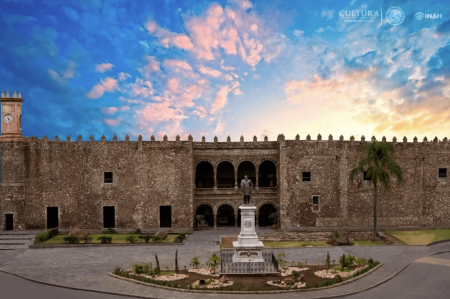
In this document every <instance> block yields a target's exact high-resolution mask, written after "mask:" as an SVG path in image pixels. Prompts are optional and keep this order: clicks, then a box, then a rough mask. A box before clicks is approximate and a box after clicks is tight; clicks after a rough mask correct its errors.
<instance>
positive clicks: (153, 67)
mask: <svg viewBox="0 0 450 299" xmlns="http://www.w3.org/2000/svg"><path fill="white" fill-rule="evenodd" d="M144 60H145V62H146V64H145V65H144V66H143V67H141V68H138V71H139V72H140V73H141V75H142V76H144V77H145V78H146V79H149V78H150V75H151V74H153V73H157V72H160V71H161V68H160V65H159V62H158V61H157V60H156V57H154V56H149V55H145V56H144Z"/></svg>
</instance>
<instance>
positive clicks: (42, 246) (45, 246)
mask: <svg viewBox="0 0 450 299" xmlns="http://www.w3.org/2000/svg"><path fill="white" fill-rule="evenodd" d="M187 239H188V238H187V236H186V238H185V239H184V241H183V242H182V243H159V242H156V243H138V244H129V243H122V244H101V243H98V244H92V243H88V244H84V243H81V244H31V245H29V246H28V249H51V248H84V247H115V246H173V245H185V244H186V241H187Z"/></svg>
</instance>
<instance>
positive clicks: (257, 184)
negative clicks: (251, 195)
mask: <svg viewBox="0 0 450 299" xmlns="http://www.w3.org/2000/svg"><path fill="white" fill-rule="evenodd" d="M258 174H259V165H258V167H256V185H255V189H256V191H258V190H259V180H258V179H259V178H258V177H259V175H258Z"/></svg>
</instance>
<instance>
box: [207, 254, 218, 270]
mask: <svg viewBox="0 0 450 299" xmlns="http://www.w3.org/2000/svg"><path fill="white" fill-rule="evenodd" d="M206 264H207V265H208V266H209V267H211V268H212V269H213V273H214V274H216V267H217V266H218V265H219V264H220V256H218V255H216V254H215V253H213V254H212V256H211V257H210V258H209V259H208V261H207V262H206Z"/></svg>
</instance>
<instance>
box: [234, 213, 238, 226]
mask: <svg viewBox="0 0 450 299" xmlns="http://www.w3.org/2000/svg"><path fill="white" fill-rule="evenodd" d="M237 220H238V214H237V213H236V214H234V227H238V226H237Z"/></svg>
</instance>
